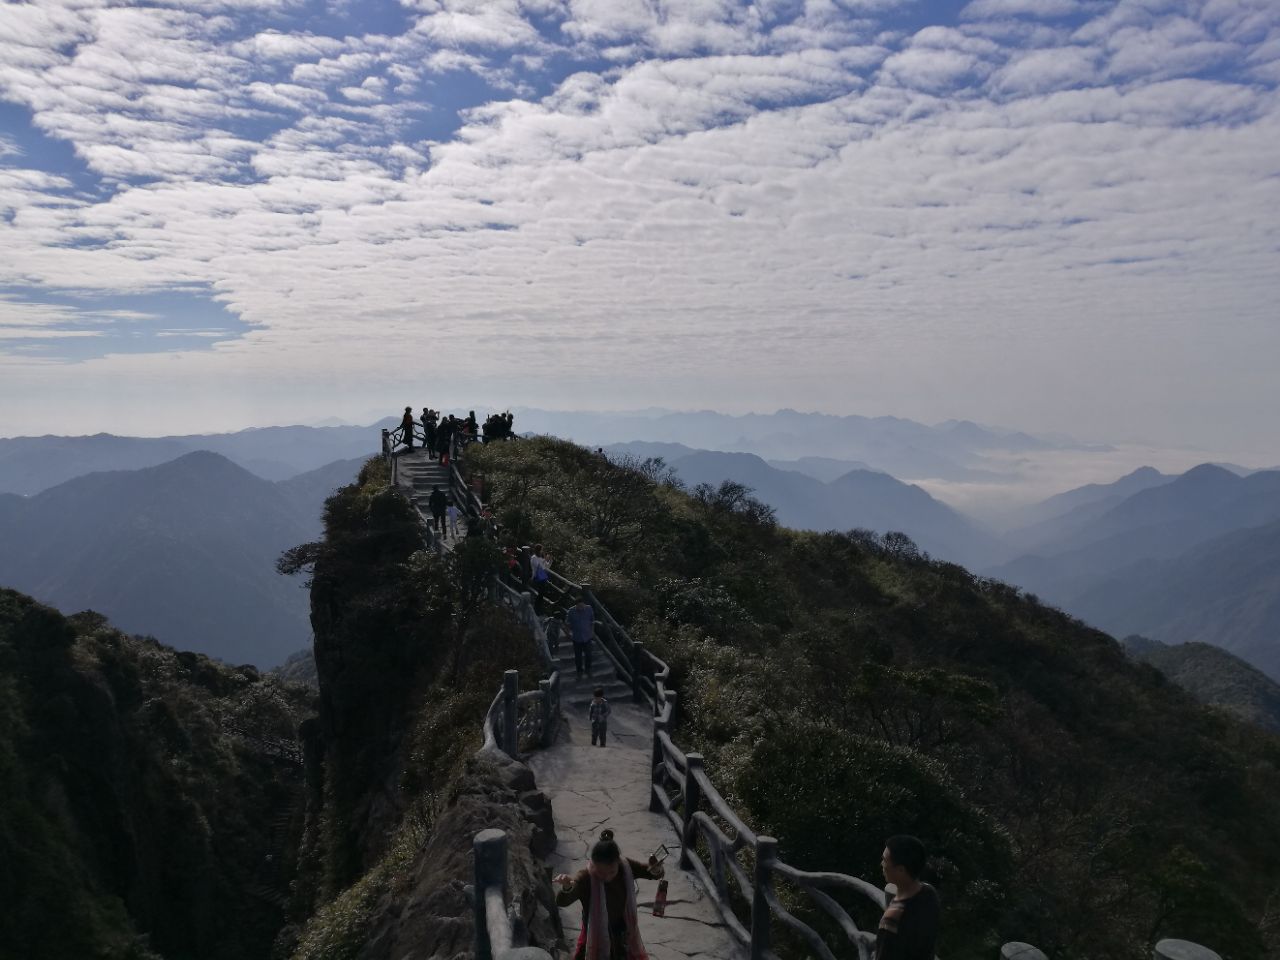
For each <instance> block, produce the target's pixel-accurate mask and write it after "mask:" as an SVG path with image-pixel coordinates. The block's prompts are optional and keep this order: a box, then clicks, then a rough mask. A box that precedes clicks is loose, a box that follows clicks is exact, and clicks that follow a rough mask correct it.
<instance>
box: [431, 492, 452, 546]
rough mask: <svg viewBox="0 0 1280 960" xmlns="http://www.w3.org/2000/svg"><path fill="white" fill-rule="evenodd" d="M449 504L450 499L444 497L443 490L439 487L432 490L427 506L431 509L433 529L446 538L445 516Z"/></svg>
mask: <svg viewBox="0 0 1280 960" xmlns="http://www.w3.org/2000/svg"><path fill="white" fill-rule="evenodd" d="M448 502H449V498H448V497H446V496H445V495H444V491H443V490H441V489H440V488H439V487H432V488H431V496H430V497H428V498H427V505H428V506H429V507H431V528H432V529H433V530H435V531H436V533H438V534H440V536H442V537H443V536H446V533H445V529H444V514H445V507H446V506H447V505H448Z"/></svg>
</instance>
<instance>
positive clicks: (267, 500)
mask: <svg viewBox="0 0 1280 960" xmlns="http://www.w3.org/2000/svg"><path fill="white" fill-rule="evenodd" d="M363 462H364V461H363V459H356V460H345V461H341V462H339V463H334V464H330V465H327V466H325V467H323V468H321V469H320V470H317V471H314V472H312V473H309V474H302V475H299V476H296V477H293V478H292V479H290V480H287V481H284V482H282V483H272V482H270V481H267V480H263V479H262V478H260V477H257V476H254V475H253V474H252V473H250V472H249V471H247V470H245V469H244V468H243V467H240V466H238V465H236V464H235V463H232V462H231V461H230V460H229V459H227V458H226V457H223V456H221V455H219V454H216V453H210V452H196V453H189V454H186V455H185V456H181V457H179V458H178V459H176V460H171V461H170V462H168V463H164V464H161V465H159V466H154V467H147V468H144V469H141V470H133V471H113V472H106V473H93V474H88V475H86V476H82V477H77V478H76V479H73V480H69V481H67V482H66V483H63V484H60V485H58V486H56V487H53V488H51V489H48V490H45V491H44V492H42V493H39V494H36V495H35V496H32V497H19V496H16V495H13V494H0V544H2V545H3V546H2V547H0V584H2V585H4V586H8V587H13V588H16V589H18V590H21V591H23V592H25V593H28V594H30V595H32V596H34V597H36V598H38V599H40V600H42V601H44V602H46V603H49V604H51V605H53V606H56V607H58V608H59V609H60V610H63V611H64V612H67V613H72V612H76V611H79V610H83V609H90V608H91V609H94V610H97V611H98V612H100V613H103V614H105V615H106V616H107V617H109V618H110V619H111V621H112V622H113V623H114V624H116V625H117V626H118V627H120V628H121V629H122V630H125V631H128V632H131V633H145V634H151V635H154V636H156V637H157V638H159V639H161V640H163V641H166V642H168V643H172V644H175V645H177V646H179V647H181V648H183V649H190V650H197V651H199V652H201V653H206V654H209V655H210V656H214V657H218V658H219V659H222V660H226V661H228V662H231V663H253V664H255V665H257V666H261V667H270V666H274V665H275V664H278V663H280V662H281V661H283V660H284V659H285V657H287V656H288V655H289V654H291V653H293V652H294V651H296V650H298V649H299V648H301V647H305V646H307V645H308V644H309V643H310V638H311V631H310V623H309V620H308V616H309V609H308V599H307V592H306V590H304V589H302V587H301V583H300V582H299V581H298V580H295V579H290V578H286V577H282V576H280V575H279V574H277V573H276V572H275V569H274V565H275V561H276V558H277V557H278V556H279V554H280V553H281V551H283V550H285V549H287V548H289V547H292V546H295V545H296V544H299V543H302V542H305V541H308V540H313V539H315V538H316V537H318V536H319V534H320V532H321V524H320V511H321V506H322V504H323V502H324V499H325V497H327V496H328V494H329V493H330V492H332V490H333V489H335V488H336V487H338V486H340V485H342V484H344V483H349V482H350V481H351V480H352V479H354V477H355V474H356V472H357V471H358V470H359V468H360V465H361V464H362V463H363Z"/></svg>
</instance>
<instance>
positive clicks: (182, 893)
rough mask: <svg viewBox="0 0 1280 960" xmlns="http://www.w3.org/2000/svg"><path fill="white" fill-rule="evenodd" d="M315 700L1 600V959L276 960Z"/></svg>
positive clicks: (94, 619) (98, 626) (82, 621)
mask: <svg viewBox="0 0 1280 960" xmlns="http://www.w3.org/2000/svg"><path fill="white" fill-rule="evenodd" d="M308 701H309V695H308V693H307V692H306V691H304V690H301V689H299V688H295V687H291V686H288V685H285V684H281V683H279V682H278V681H277V680H275V679H274V678H263V677H261V676H259V675H258V673H257V671H255V670H253V668H243V667H242V668H229V667H225V666H223V665H221V664H219V663H216V662H215V661H211V660H209V659H207V658H205V657H203V656H200V655H198V654H193V653H178V652H176V651H174V650H172V649H169V648H167V647H164V646H162V645H160V644H158V643H156V642H155V641H154V640H150V639H145V638H138V637H128V636H125V635H123V634H121V633H119V632H117V631H115V630H112V629H110V628H109V627H108V626H107V625H106V622H105V620H104V619H103V618H102V617H100V616H98V615H96V614H92V613H87V614H79V615H77V616H75V617H70V618H67V617H63V616H62V615H60V614H58V613H57V612H56V611H54V610H52V609H50V608H48V607H44V606H41V605H40V604H38V603H36V602H35V601H33V600H31V599H30V598H28V597H24V596H22V595H21V594H18V593H15V592H13V591H9V590H0V864H3V867H0V902H2V903H4V905H5V906H4V910H3V911H0V956H6V957H9V956H12V957H22V958H24V960H41V958H45V957H48V958H50V960H54V958H56V960H64V958H67V957H95V958H96V957H102V958H128V957H149V956H153V955H161V956H168V957H192V958H201V960H205V958H207V960H223V958H226V960H231V958H237V960H239V958H245V957H265V956H266V955H267V954H268V952H269V950H270V946H271V943H272V940H273V938H274V937H275V935H276V932H277V930H278V929H279V928H280V926H281V924H282V923H283V922H284V907H285V903H286V900H287V895H288V882H289V880H290V878H291V874H292V863H293V859H294V852H295V851H294V848H293V842H292V838H293V837H294V836H296V834H297V832H298V831H297V825H296V824H295V820H296V819H298V818H297V815H298V814H299V813H300V811H301V771H300V769H299V768H298V767H296V766H295V765H293V764H292V763H290V762H288V761H287V760H282V759H280V758H279V757H277V756H275V755H274V754H273V751H272V749H271V748H272V746H273V744H274V743H275V741H276V738H282V739H284V740H286V741H290V742H291V741H292V738H293V730H294V727H295V725H296V724H297V722H298V720H299V719H300V717H301V716H303V715H304V714H305V713H306V711H307V709H308V707H309V703H308ZM246 730H249V731H254V732H255V736H254V737H252V738H249V737H246V736H244V735H242V734H241V733H240V731H246ZM231 916H234V917H236V918H237V922H236V923H234V924H228V923H227V918H228V917H231Z"/></svg>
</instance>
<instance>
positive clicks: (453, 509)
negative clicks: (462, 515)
mask: <svg viewBox="0 0 1280 960" xmlns="http://www.w3.org/2000/svg"><path fill="white" fill-rule="evenodd" d="M445 513H446V514H447V515H448V517H449V536H451V537H456V536H457V535H458V505H457V504H456V503H451V504H449V506H448V507H446V508H445Z"/></svg>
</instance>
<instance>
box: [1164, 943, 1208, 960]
mask: <svg viewBox="0 0 1280 960" xmlns="http://www.w3.org/2000/svg"><path fill="white" fill-rule="evenodd" d="M1155 960H1222V957H1220V956H1218V955H1217V954H1216V953H1214V952H1213V951H1212V950H1210V949H1209V948H1208V947H1202V946H1200V944H1198V943H1192V942H1190V941H1189V940H1161V941H1160V942H1159V943H1157V944H1156V952H1155Z"/></svg>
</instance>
